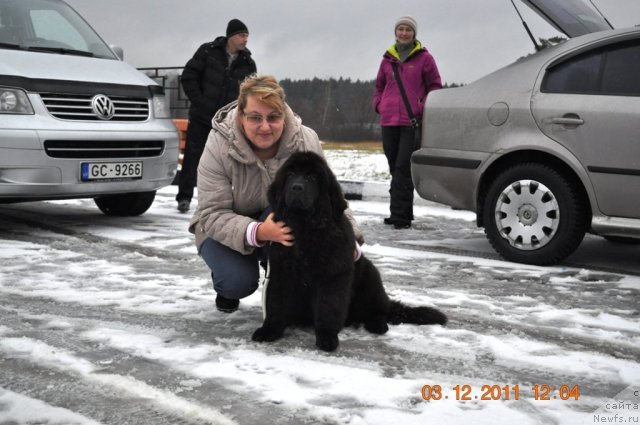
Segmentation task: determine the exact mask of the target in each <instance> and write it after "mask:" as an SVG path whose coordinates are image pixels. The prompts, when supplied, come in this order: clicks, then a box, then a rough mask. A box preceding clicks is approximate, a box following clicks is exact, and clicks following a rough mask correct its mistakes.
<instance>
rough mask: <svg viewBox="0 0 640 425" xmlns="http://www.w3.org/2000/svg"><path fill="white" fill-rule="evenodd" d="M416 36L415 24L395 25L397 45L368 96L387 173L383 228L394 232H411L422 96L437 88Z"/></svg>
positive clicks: (432, 67)
mask: <svg viewBox="0 0 640 425" xmlns="http://www.w3.org/2000/svg"><path fill="white" fill-rule="evenodd" d="M417 30H418V24H417V23H416V21H415V19H413V18H412V17H410V16H403V17H401V18H400V19H398V21H397V22H396V25H395V36H396V42H395V43H394V44H393V45H392V46H391V47H389V48H388V49H387V50H386V52H385V53H384V55H383V56H382V62H381V63H380V69H379V70H378V76H377V78H376V87H375V92H374V96H373V109H374V110H375V111H376V112H377V113H378V114H380V125H381V126H382V146H383V149H384V154H385V156H386V157H387V161H388V162H389V171H390V173H391V188H390V189H389V193H390V195H391V202H390V205H389V210H390V212H391V215H390V216H389V217H387V218H385V219H384V222H385V224H390V225H393V226H394V227H395V228H396V229H407V228H409V227H411V221H412V220H413V182H412V180H411V163H410V159H411V154H412V153H413V151H415V150H416V149H418V148H419V147H420V146H419V143H420V142H419V140H420V138H419V134H420V133H419V132H420V128H419V126H420V125H421V123H422V111H423V108H424V103H425V101H426V98H427V94H428V93H429V92H430V91H432V90H437V89H440V88H442V83H441V81H440V73H439V72H438V67H437V66H436V62H435V60H434V59H433V56H431V54H430V53H429V51H428V50H427V49H426V48H425V47H423V46H422V44H421V43H420V41H418V40H417V39H416V33H417ZM394 64H395V65H394ZM394 66H396V68H397V71H398V76H399V78H400V79H401V81H402V84H403V86H404V90H405V92H406V96H407V101H408V103H409V104H410V107H411V111H412V115H413V117H414V119H415V121H414V122H412V119H411V117H410V115H409V113H408V111H407V107H406V105H405V102H404V100H403V98H402V94H401V92H400V89H399V87H398V84H397V83H396V77H395V76H394V71H393V68H394ZM416 133H417V134H416Z"/></svg>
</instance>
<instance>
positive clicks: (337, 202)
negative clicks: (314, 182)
mask: <svg viewBox="0 0 640 425" xmlns="http://www.w3.org/2000/svg"><path fill="white" fill-rule="evenodd" d="M321 161H322V162H323V163H324V167H323V171H324V179H325V181H326V182H327V186H328V187H327V192H328V195H329V200H330V201H331V214H332V215H333V217H334V218H335V219H336V220H338V219H340V217H342V215H343V214H344V210H346V209H347V201H345V199H344V195H343V194H342V187H341V186H340V183H339V182H338V179H337V177H336V175H335V174H333V171H331V168H330V167H329V165H328V164H327V163H326V161H325V160H324V159H321Z"/></svg>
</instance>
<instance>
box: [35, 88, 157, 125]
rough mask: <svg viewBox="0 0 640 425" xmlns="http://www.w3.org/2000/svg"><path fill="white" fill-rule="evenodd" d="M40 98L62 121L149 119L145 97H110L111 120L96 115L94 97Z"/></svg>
mask: <svg viewBox="0 0 640 425" xmlns="http://www.w3.org/2000/svg"><path fill="white" fill-rule="evenodd" d="M104 97H106V96H104ZM40 98H41V99H42V102H44V105H45V106H46V107H47V110H48V111H49V113H50V114H51V115H53V116H54V117H56V118H59V119H62V120H74V121H78V120H79V121H106V122H118V121H120V122H122V121H146V120H147V119H148V118H149V100H148V99H146V98H144V97H125V96H109V97H108V99H110V101H111V102H112V103H113V116H112V117H111V118H105V117H104V116H102V117H100V115H99V114H98V113H96V111H95V110H94V108H93V105H92V103H93V102H92V101H93V98H94V95H84V94H57V93H40Z"/></svg>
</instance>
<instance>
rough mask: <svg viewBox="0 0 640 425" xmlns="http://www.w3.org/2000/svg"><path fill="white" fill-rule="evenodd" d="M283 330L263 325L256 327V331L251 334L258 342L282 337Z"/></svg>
mask: <svg viewBox="0 0 640 425" xmlns="http://www.w3.org/2000/svg"><path fill="white" fill-rule="evenodd" d="M282 333H283V331H282V330H277V329H270V328H267V327H264V326H263V327H261V328H258V329H256V331H255V332H254V333H253V335H252V336H251V339H252V340H253V341H256V342H271V341H275V340H277V339H280V338H281V337H282Z"/></svg>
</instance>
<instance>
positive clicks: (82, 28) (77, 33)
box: [0, 0, 117, 59]
mask: <svg viewBox="0 0 640 425" xmlns="http://www.w3.org/2000/svg"><path fill="white" fill-rule="evenodd" d="M0 49H20V50H28V51H38V52H48V53H57V54H70V55H81V56H95V57H99V58H106V59H117V57H116V56H115V55H114V54H113V52H112V51H111V49H110V48H109V47H108V46H107V45H106V44H105V42H104V41H103V40H102V39H101V38H100V36H99V35H98V34H97V33H96V32H95V31H94V30H93V28H91V26H89V24H88V23H87V22H86V21H85V20H84V19H82V17H81V16H80V15H78V13H76V11H74V10H73V9H72V8H71V7H70V6H69V5H67V4H66V3H64V2H63V1H60V0H0Z"/></svg>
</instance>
